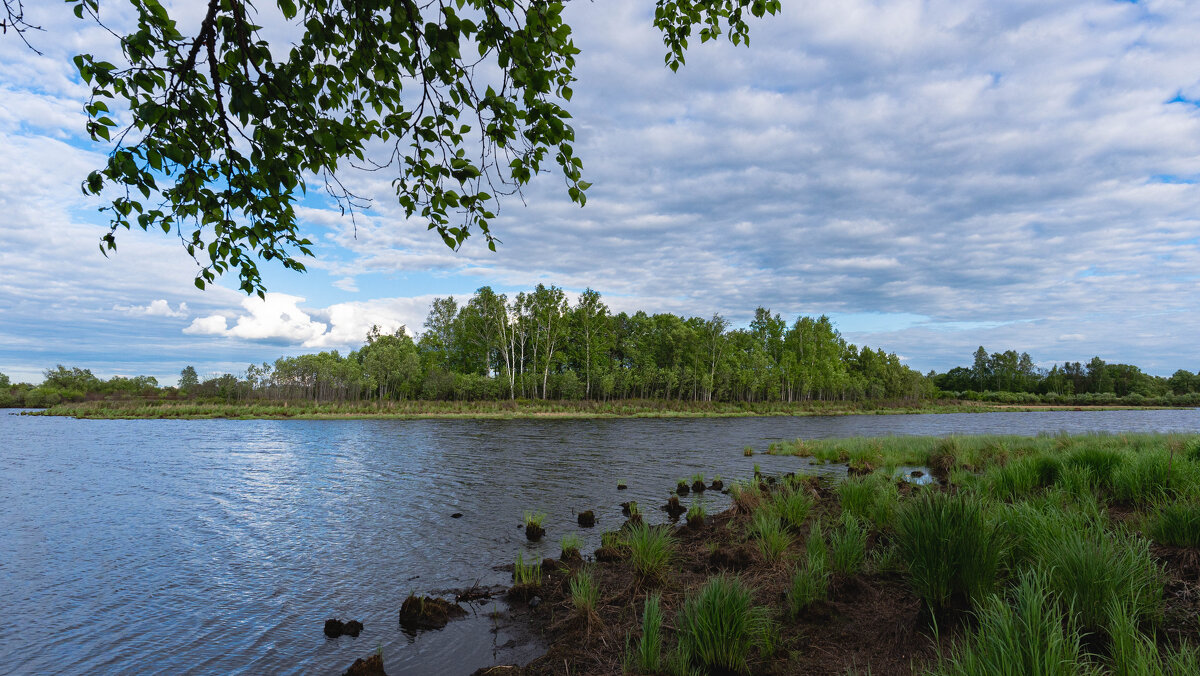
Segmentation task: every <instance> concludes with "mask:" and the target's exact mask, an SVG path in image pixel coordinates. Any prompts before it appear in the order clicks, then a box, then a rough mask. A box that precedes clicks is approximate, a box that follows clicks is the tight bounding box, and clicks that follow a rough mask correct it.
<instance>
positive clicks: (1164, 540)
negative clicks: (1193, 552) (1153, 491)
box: [1146, 500, 1200, 547]
mask: <svg viewBox="0 0 1200 676" xmlns="http://www.w3.org/2000/svg"><path fill="white" fill-rule="evenodd" d="M1146 532H1147V534H1148V535H1149V536H1150V537H1151V538H1152V539H1153V540H1154V541H1155V542H1158V543H1161V544H1165V545H1175V546H1178V547H1200V502H1196V501H1192V500H1189V501H1179V502H1177V501H1172V500H1161V501H1159V502H1158V503H1157V504H1155V505H1154V507H1153V509H1152V510H1151V512H1150V515H1149V517H1148V519H1147V528H1146Z"/></svg>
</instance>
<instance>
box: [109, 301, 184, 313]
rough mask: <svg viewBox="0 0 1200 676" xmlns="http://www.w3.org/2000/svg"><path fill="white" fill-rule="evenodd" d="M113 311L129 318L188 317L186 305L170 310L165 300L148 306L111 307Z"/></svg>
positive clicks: (182, 304)
mask: <svg viewBox="0 0 1200 676" xmlns="http://www.w3.org/2000/svg"><path fill="white" fill-rule="evenodd" d="M112 309H113V310H115V311H117V312H123V313H125V314H127V315H130V316H134V317H137V316H146V317H176V318H182V317H187V316H188V306H187V303H183V302H181V303H179V307H178V308H177V309H171V304H170V303H168V302H167V301H166V299H163V298H160V299H158V300H152V301H150V304H149V305H144V306H142V305H119V304H118V305H113V307H112Z"/></svg>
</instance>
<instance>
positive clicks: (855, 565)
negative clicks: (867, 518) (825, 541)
mask: <svg viewBox="0 0 1200 676" xmlns="http://www.w3.org/2000/svg"><path fill="white" fill-rule="evenodd" d="M866 551H867V530H866V529H865V528H863V525H862V522H860V521H859V520H858V519H857V518H855V517H854V515H852V514H850V513H849V512H842V518H841V520H840V521H839V523H838V525H837V527H836V528H834V529H833V531H831V532H830V533H829V558H830V562H831V563H832V564H833V569H834V570H835V571H837V572H839V573H843V574H846V575H854V574H856V573H858V571H860V570H862V565H863V560H864V558H865V557H866Z"/></svg>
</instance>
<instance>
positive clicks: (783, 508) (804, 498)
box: [771, 489, 813, 531]
mask: <svg viewBox="0 0 1200 676" xmlns="http://www.w3.org/2000/svg"><path fill="white" fill-rule="evenodd" d="M771 502H772V507H774V509H775V513H776V514H778V515H779V518H780V520H781V521H783V524H784V526H786V527H787V528H789V529H791V530H793V531H797V530H799V529H800V527H801V526H802V525H804V520H805V519H807V518H808V513H809V512H810V511H811V510H812V508H813V499H812V497H811V496H809V495H808V494H807V493H805V492H803V491H800V490H786V489H784V490H778V491H775V492H774V493H772V494H771Z"/></svg>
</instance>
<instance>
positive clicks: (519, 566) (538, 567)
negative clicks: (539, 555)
mask: <svg viewBox="0 0 1200 676" xmlns="http://www.w3.org/2000/svg"><path fill="white" fill-rule="evenodd" d="M513 582H514V583H515V584H517V585H521V586H530V587H536V586H537V585H540V584H541V583H542V564H541V562H540V561H539V562H538V563H525V557H524V555H523V554H522V553H521V552H517V560H516V562H515V563H514V564H513Z"/></svg>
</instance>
